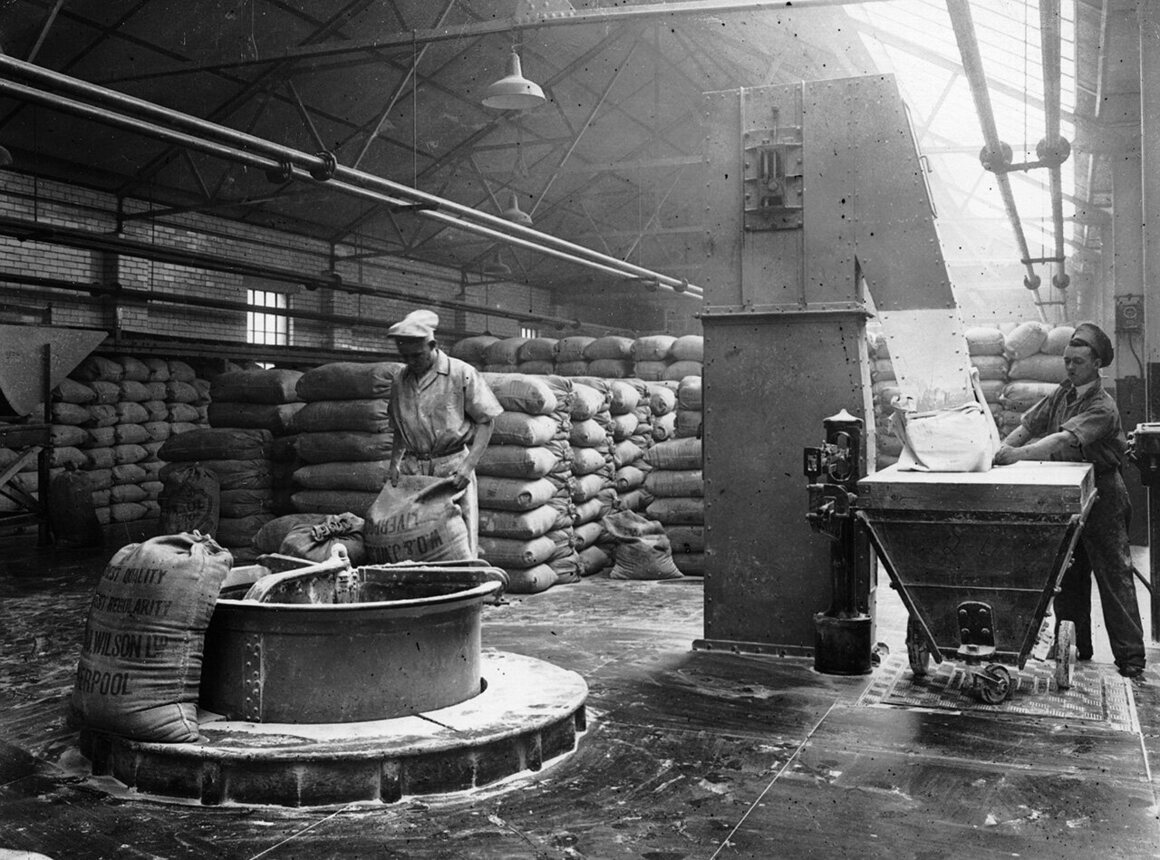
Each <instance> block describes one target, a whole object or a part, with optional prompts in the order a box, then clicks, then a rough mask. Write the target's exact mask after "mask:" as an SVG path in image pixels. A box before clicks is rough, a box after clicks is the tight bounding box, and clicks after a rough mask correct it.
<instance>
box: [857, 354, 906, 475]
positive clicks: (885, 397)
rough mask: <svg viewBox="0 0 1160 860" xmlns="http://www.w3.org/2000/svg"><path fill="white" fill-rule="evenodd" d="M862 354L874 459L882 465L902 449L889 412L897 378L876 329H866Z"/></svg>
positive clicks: (897, 394)
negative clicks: (866, 367)
mask: <svg viewBox="0 0 1160 860" xmlns="http://www.w3.org/2000/svg"><path fill="white" fill-rule="evenodd" d="M866 355H867V358H868V359H869V361H870V383H871V384H870V393H871V399H872V401H873V403H874V430H875V436H876V446H877V456H876V459H875V462H876V463H877V467H878V468H879V469H884V468H886V467H887V466H891V465H893V464H894V463H897V462H898V455H899V454H901V453H902V441H901V440H900V439H899V438H898V437H897V436H896V435H894V430H893V427H894V425H893V424H892V423H891V420H890V419H891V416H892V415H893V414H894V409H893V403H894V401H895V399H896V398H897V397H898V396H899V393H900V389H899V388H898V380H897V379H896V378H895V376H894V364H893V362H891V360H890V350H889V349H887V347H886V338H885V337H883V336H882V334H881V333H880V332H867V333H866Z"/></svg>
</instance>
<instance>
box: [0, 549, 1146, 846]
mask: <svg viewBox="0 0 1160 860" xmlns="http://www.w3.org/2000/svg"><path fill="white" fill-rule="evenodd" d="M107 554H108V553H105V554H100V555H94V554H93V553H92V552H89V553H84V552H77V551H74V552H67V551H50V552H41V551H29V552H27V553H24V554H22V555H20V554H17V555H13V554H9V556H8V557H7V558H5V559H4V560H3V561H0V565H2V567H0V631H3V633H2V636H3V642H2V650H0V849H8V850H10V851H15V852H25V851H35V852H40V853H42V854H45V855H48V856H49V857H53V858H58V860H64V858H98V857H99V858H106V857H109V858H111V857H117V858H120V857H127V858H154V857H156V858H197V857H224V858H259V857H261V858H328V857H357V858H362V857H368V858H369V857H376V858H430V860H434V858H496V860H499V858H505V860H506V858H537V860H556V858H559V860H578V858H591V860H605V858H617V857H625V858H642V859H643V860H685V858H689V860H692V858H702V860H714V859H715V858H761V860H765V858H779V857H787V858H788V857H793V858H798V857H818V858H830V857H846V856H850V857H853V856H857V857H890V858H923V860H932V858H940V857H971V858H986V857H1000V856H1002V857H1053V858H1070V857H1075V858H1085V860H1086V858H1092V857H1100V858H1108V857H1125V858H1137V857H1155V856H1160V821H1158V815H1160V806H1158V800H1157V785H1156V781H1155V779H1154V778H1153V771H1154V770H1155V769H1156V768H1155V767H1154V766H1153V765H1154V763H1155V762H1157V755H1158V753H1160V652H1157V651H1156V649H1152V650H1151V651H1150V655H1149V656H1150V660H1151V661H1152V662H1151V665H1150V668H1149V670H1148V672H1147V674H1146V676H1145V678H1144V679H1143V680H1142V681H1141V682H1137V683H1136V684H1134V685H1133V693H1134V696H1135V707H1136V709H1137V715H1138V719H1139V726H1140V729H1139V731H1120V730H1116V729H1114V728H1112V727H1110V726H1109V725H1107V724H1103V723H1099V722H1084V721H1071V722H1068V721H1065V720H1060V719H1057V718H1053V717H1050V716H1039V717H1027V716H1018V715H1013V714H992V713H986V712H984V711H982V710H978V711H976V710H972V709H971V708H967V709H965V710H963V711H962V712H953V711H931V710H926V711H924V710H917V709H908V708H902V707H893V706H876V707H866V706H862V705H859V704H858V699H859V696H860V694H861V693H862V691H863V690H864V689H865V688H866V686H867V683H868V681H869V678H868V677H856V678H847V677H834V676H823V675H820V674H818V673H816V672H814V671H813V668H812V661H809V660H803V659H794V658H789V659H787V658H772V657H754V656H744V655H741V656H738V655H730V654H721V653H710V652H694V651H691V650H690V644H691V643H692V641H693V640H694V639H697V638H700V637H701V636H702V635H703V629H702V621H701V608H702V589H701V584H700V582H699V580H696V579H686V580H683V581H677V582H667V583H631V582H615V581H611V580H607V579H601V578H593V579H588V580H585V581H583V582H581V583H578V584H576V585H568V586H561V587H557V588H553V589H551V590H550V591H547V592H545V593H543V594H539V595H533V596H525V597H521V596H513V597H511V598H509V600H510V602H509V603H507V604H506V605H503V606H498V607H487V608H486V609H485V613H484V631H483V639H484V646H485V648H486V647H493V648H497V649H502V650H505V651H512V652H516V653H521V654H527V655H529V656H534V657H538V658H540V659H543V660H547V661H550V662H552V663H555V664H557V665H560V666H563V667H565V668H568V669H572V670H574V671H576V672H579V673H580V674H581V675H582V676H583V677H584V678H585V679H586V680H587V682H588V685H589V699H588V713H589V727H588V731H587V732H586V734H585V735H584V736H582V738H581V740H580V744H579V747H578V749H577V750H576V752H575V753H573V754H572V755H570V756H568V757H566V758H564V759H562V760H557V761H556V762H555V763H554V764H551V765H550V766H548V767H545V768H544V770H543V771H541V772H540V773H538V774H534V775H524V776H519V777H515V778H512V779H510V780H508V781H507V782H505V783H503V784H500V785H497V786H492V787H489V788H487V789H484V790H476V791H473V792H470V793H467V794H460V795H453V796H437V797H423V798H422V799H417V798H413V799H412V798H404V800H403V801H401V802H399V803H397V804H393V805H390V806H381V805H377V806H368V805H351V806H348V807H342V808H332V809H325V810H295V809H275V808H258V809H254V808H238V807H217V808H203V807H198V806H190V805H178V804H172V803H162V802H158V801H154V800H146V799H142V798H139V797H132V796H129V797H115V796H110V795H109V794H108V793H107V792H105V791H102V790H100V788H99V787H96V786H94V785H93V784H92V783H91V781H89V780H86V779H85V778H83V776H82V775H80V774H79V773H78V772H77V770H76V765H77V761H76V754H75V735H74V734H73V733H72V732H71V731H70V730H69V728H68V727H67V726H66V725H65V722H64V713H65V712H64V701H65V697H66V696H67V692H68V690H69V689H70V688H71V685H72V674H73V670H74V669H75V665H76V657H77V649H78V643H79V639H80V635H81V632H82V629H83V626H84V618H85V613H86V611H87V606H88V599H89V596H90V594H91V589H92V587H93V584H94V582H95V578H96V576H97V575H98V574H99V572H100V570H101V568H102V567H103V563H104V559H105V558H106V557H107ZM1142 569H1144V570H1147V560H1146V558H1145V559H1143V564H1142ZM879 595H880V596H879V616H878V621H879V636H878V638H879V639H882V640H884V641H886V642H887V644H889V645H890V646H891V648H892V650H894V651H895V653H897V652H898V650H900V649H903V641H902V631H903V629H904V622H905V616H904V614H903V613H902V611H901V608H900V606H899V604H898V601H897V599H896V598H895V597H894V596H893V593H892V592H891V591H890V589H889V588H885V587H884V588H881V589H880V591H879ZM1143 603H1144V604H1145V605H1146V604H1147V601H1146V600H1145V601H1143ZM1097 618H1098V612H1097ZM1096 636H1097V652H1096V659H1097V660H1101V659H1102V660H1109V661H1110V656H1109V655H1108V654H1107V652H1106V648H1107V644H1106V637H1105V636H1104V635H1103V634H1102V632H1099V631H1098V632H1097V633H1096ZM1101 648H1102V649H1103V650H1100V649H1101ZM7 856H12V855H5V853H4V851H3V850H0V858H6V857H7ZM15 856H20V855H19V854H16V855H15Z"/></svg>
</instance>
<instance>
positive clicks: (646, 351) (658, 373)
mask: <svg viewBox="0 0 1160 860" xmlns="http://www.w3.org/2000/svg"><path fill="white" fill-rule="evenodd" d="M676 340H677V339H676V338H675V337H673V336H672V335H671V334H652V335H647V336H645V337H638V338H637V339H636V342H635V343H634V344H633V346H632V375H633V376H635V377H636V378H637V379H643V380H645V381H646V382H656V381H657V380H660V379H664V378H665V371H666V370H667V369H668V366H669V351H670V350H671V349H672V348H673V344H674V343H676Z"/></svg>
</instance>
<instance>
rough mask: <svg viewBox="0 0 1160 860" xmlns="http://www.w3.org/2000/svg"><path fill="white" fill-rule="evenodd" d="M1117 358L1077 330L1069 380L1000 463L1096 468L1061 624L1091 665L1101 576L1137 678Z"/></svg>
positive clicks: (1064, 589)
mask: <svg viewBox="0 0 1160 860" xmlns="http://www.w3.org/2000/svg"><path fill="white" fill-rule="evenodd" d="M1113 357H1114V352H1113V350H1112V342H1111V340H1110V339H1109V338H1108V336H1107V335H1106V334H1105V333H1104V332H1103V331H1102V330H1101V329H1100V328H1099V327H1098V326H1096V325H1094V324H1092V323H1081V324H1080V325H1079V326H1077V327H1076V329H1075V333H1074V334H1073V335H1072V339H1071V341H1070V342H1069V343H1068V345H1067V349H1066V350H1064V353H1063V362H1064V366H1065V368H1066V370H1067V381H1066V382H1064V383H1062V384H1061V385H1060V386H1059V388H1058V389H1056V391H1055V392H1054V393H1053V394H1051V395H1050V396H1048V397H1045V398H1043V399H1042V400H1040V401H1039V402H1038V403H1036V404H1035V405H1034V406H1032V407H1031V408H1030V409H1029V410H1027V412H1025V413H1024V415H1023V419H1022V422H1021V424H1020V426H1019V427H1018V428H1016V429H1015V430H1014V431H1013V432H1012V433H1011V434H1010V435H1009V436H1008V437H1007V438H1006V439H1005V440H1003V445H1002V447H1001V448H1000V449H999V450H998V452H997V453H996V454H995V458H994V463H995V465H996V466H1005V465H1008V464H1010V463H1014V462H1016V461H1018V460H1063V461H1079V462H1086V463H1091V464H1092V466H1093V468H1094V471H1095V486H1096V500H1095V503H1094V504H1093V505H1092V509H1091V513H1090V514H1089V515H1088V519H1087V523H1086V524H1085V525H1084V527H1083V532H1082V533H1081V534H1080V541H1079V543H1078V544H1077V546H1076V549H1075V554H1074V556H1073V558H1072V563H1071V566H1070V567H1069V568H1068V569H1067V571H1066V572H1065V573H1064V575H1063V578H1062V580H1061V582H1060V592H1059V594H1058V595H1057V596H1056V598H1055V613H1056V618H1057V622H1058V621H1068V620H1070V621H1073V622H1075V628H1076V647H1077V651H1078V652H1079V658H1080V659H1081V660H1085V659H1086V660H1090V659H1091V656H1092V634H1091V575H1092V574H1093V573H1094V574H1095V577H1096V584H1097V586H1098V587H1099V589H1100V602H1101V603H1102V604H1103V610H1104V623H1105V625H1106V626H1107V629H1108V640H1109V641H1110V643H1111V646H1112V654H1113V656H1114V657H1115V661H1116V666H1117V667H1118V668H1119V670H1120V674H1121V675H1124V676H1125V677H1128V678H1136V677H1138V676H1140V675H1141V674H1143V672H1144V659H1145V658H1144V628H1143V625H1142V624H1141V621H1140V608H1139V605H1138V604H1137V601H1136V587H1135V583H1134V581H1133V579H1132V576H1133V568H1132V555H1131V547H1130V545H1129V543H1128V521H1129V519H1130V518H1131V515H1132V508H1131V504H1130V502H1129V500H1128V491H1127V488H1126V487H1125V486H1124V479H1123V478H1122V477H1121V475H1120V469H1121V466H1122V464H1123V457H1124V452H1125V450H1126V449H1127V443H1126V441H1125V439H1124V432H1123V430H1122V428H1121V427H1120V413H1119V411H1118V410H1117V409H1116V403H1115V401H1114V400H1113V399H1112V398H1111V396H1110V395H1109V394H1108V393H1107V392H1106V391H1104V389H1103V385H1102V384H1101V381H1100V368H1101V367H1106V366H1107V365H1108V364H1110V363H1111V361H1112V358H1113Z"/></svg>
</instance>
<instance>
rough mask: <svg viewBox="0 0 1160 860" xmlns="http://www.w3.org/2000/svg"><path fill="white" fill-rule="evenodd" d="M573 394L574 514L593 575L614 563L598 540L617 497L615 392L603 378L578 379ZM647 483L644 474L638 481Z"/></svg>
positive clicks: (585, 568) (585, 567) (584, 560)
mask: <svg viewBox="0 0 1160 860" xmlns="http://www.w3.org/2000/svg"><path fill="white" fill-rule="evenodd" d="M574 382H575V385H574V388H573V397H572V432H571V436H570V438H571V442H572V474H573V476H574V479H575V484H576V491H575V494H574V495H573V500H575V501H576V512H575V514H574V515H573V518H572V526H573V531H574V534H575V538H576V541H575V542H576V549H577V550H578V551H579V553H580V573H581V575H582V576H591V575H592V574H594V573H598V572H599V571H601V570H603V569H604V568H606V567H608V565H609V564H611V562H612V559H611V557H610V556H609V555H608V553H606V552H605V551H604V549H602V548H601V547H600V546H599V545H598V544H599V543H600V542H601V541H602V539H603V538H604V525H603V519H604V514H605V513H607V512H608V510H609V509H610V508H611V505H612V502H613V500H614V499H615V497H616V485H615V483H614V468H613V465H612V436H611V435H610V433H609V428H610V427H611V425H612V414H611V412H609V405H610V404H611V402H612V394H611V390H610V389H609V386H608V383H607V382H606V381H605V380H603V379H594V378H591V377H589V378H588V381H587V382H586V383H585V382H580V381H576V380H574ZM643 484H644V476H643V474H642V475H641V477H640V481H639V482H638V485H643Z"/></svg>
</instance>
